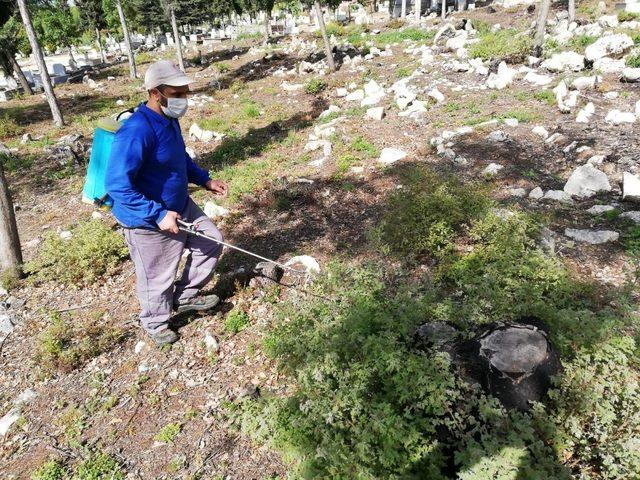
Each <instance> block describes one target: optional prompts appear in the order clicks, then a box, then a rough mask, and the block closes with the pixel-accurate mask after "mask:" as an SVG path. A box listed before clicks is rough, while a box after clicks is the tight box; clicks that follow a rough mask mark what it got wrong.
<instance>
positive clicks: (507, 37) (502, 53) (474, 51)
mask: <svg viewBox="0 0 640 480" xmlns="http://www.w3.org/2000/svg"><path fill="white" fill-rule="evenodd" d="M532 46H533V43H532V40H531V38H530V37H529V36H527V35H523V34H521V33H519V32H518V31H517V30H514V29H511V28H507V29H501V30H498V31H496V32H488V33H486V34H484V35H481V36H480V41H479V42H478V43H474V44H473V45H471V46H470V47H469V56H470V57H471V58H481V59H483V60H491V59H503V58H507V57H516V56H518V57H520V56H522V57H524V56H526V55H528V54H529V52H530V51H531V48H532Z"/></svg>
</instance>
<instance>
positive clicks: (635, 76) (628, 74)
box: [622, 67, 640, 82]
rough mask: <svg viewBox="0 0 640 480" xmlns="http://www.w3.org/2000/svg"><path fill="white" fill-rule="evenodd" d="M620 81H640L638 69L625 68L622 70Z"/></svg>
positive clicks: (639, 69) (639, 70)
mask: <svg viewBox="0 0 640 480" xmlns="http://www.w3.org/2000/svg"><path fill="white" fill-rule="evenodd" d="M622 80H624V81H625V82H637V81H640V68H632V67H625V68H623V69H622Z"/></svg>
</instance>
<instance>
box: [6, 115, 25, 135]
mask: <svg viewBox="0 0 640 480" xmlns="http://www.w3.org/2000/svg"><path fill="white" fill-rule="evenodd" d="M23 133H24V127H23V126H21V125H19V124H18V122H16V120H15V118H13V117H12V116H10V115H9V114H8V113H4V114H3V115H2V117H0V138H9V137H17V136H18V135H22V134H23Z"/></svg>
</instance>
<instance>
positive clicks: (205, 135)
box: [189, 123, 225, 142]
mask: <svg viewBox="0 0 640 480" xmlns="http://www.w3.org/2000/svg"><path fill="white" fill-rule="evenodd" d="M224 137H225V135H224V134H222V133H218V132H214V131H212V130H204V129H202V128H200V126H199V125H198V124H197V123H193V124H192V125H191V128H189V138H191V139H194V140H200V141H201V142H210V141H212V140H216V141H218V140H222V139H223V138H224Z"/></svg>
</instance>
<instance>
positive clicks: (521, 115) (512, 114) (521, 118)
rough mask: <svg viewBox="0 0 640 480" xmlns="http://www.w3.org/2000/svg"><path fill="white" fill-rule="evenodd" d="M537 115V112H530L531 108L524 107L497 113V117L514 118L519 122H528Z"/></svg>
mask: <svg viewBox="0 0 640 480" xmlns="http://www.w3.org/2000/svg"><path fill="white" fill-rule="evenodd" d="M539 117H540V115H539V114H537V113H534V112H531V110H529V109H524V108H518V109H514V110H509V111H507V112H505V113H501V114H500V115H498V118H499V119H501V120H504V119H505V118H515V119H516V120H518V122H520V123H530V122H533V121H534V120H536V119H538V118H539Z"/></svg>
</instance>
